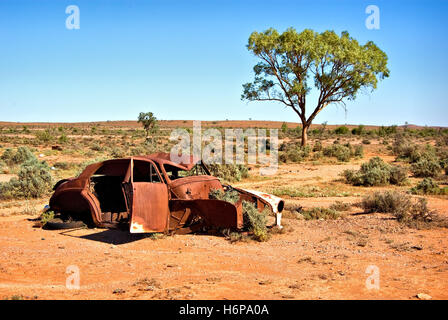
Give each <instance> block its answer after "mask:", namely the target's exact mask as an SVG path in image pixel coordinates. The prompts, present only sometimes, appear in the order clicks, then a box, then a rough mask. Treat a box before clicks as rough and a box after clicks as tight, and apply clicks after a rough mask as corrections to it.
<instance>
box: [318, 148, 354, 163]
mask: <svg viewBox="0 0 448 320" xmlns="http://www.w3.org/2000/svg"><path fill="white" fill-rule="evenodd" d="M323 154H324V156H327V157H335V158H336V159H338V160H339V161H342V162H348V161H350V158H351V157H352V156H353V153H352V147H351V145H350V144H347V145H341V144H333V145H332V146H328V147H326V148H324V149H323Z"/></svg>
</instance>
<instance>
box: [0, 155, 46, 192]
mask: <svg viewBox="0 0 448 320" xmlns="http://www.w3.org/2000/svg"><path fill="white" fill-rule="evenodd" d="M52 186H53V179H52V177H51V173H50V168H49V166H48V165H47V163H45V162H39V161H37V160H31V161H28V162H26V163H24V164H22V165H21V166H20V170H19V172H18V178H12V179H11V180H10V181H8V182H4V183H0V199H11V198H39V197H41V196H43V195H45V194H47V193H48V192H49V191H50V190H51V187H52Z"/></svg>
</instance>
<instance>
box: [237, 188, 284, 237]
mask: <svg viewBox="0 0 448 320" xmlns="http://www.w3.org/2000/svg"><path fill="white" fill-rule="evenodd" d="M232 188H233V189H235V190H236V191H238V192H240V193H242V194H245V195H251V196H253V197H256V198H257V199H258V200H260V202H262V203H263V204H264V205H267V206H268V207H270V208H271V210H272V212H273V213H275V224H276V225H277V226H278V227H279V228H282V225H281V219H282V211H283V208H284V207H285V201H284V200H283V199H282V198H279V197H277V196H274V195H272V194H269V193H266V192H261V191H256V190H248V189H241V188H235V187H232Z"/></svg>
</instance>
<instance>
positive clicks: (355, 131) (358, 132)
mask: <svg viewBox="0 0 448 320" xmlns="http://www.w3.org/2000/svg"><path fill="white" fill-rule="evenodd" d="M363 133H364V125H362V124H360V125H359V126H358V128H353V129H352V134H353V135H357V136H360V135H362V134H363Z"/></svg>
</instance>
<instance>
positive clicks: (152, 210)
mask: <svg viewBox="0 0 448 320" xmlns="http://www.w3.org/2000/svg"><path fill="white" fill-rule="evenodd" d="M132 187H133V188H132V191H133V196H132V212H131V222H130V232H131V233H144V232H164V231H166V230H167V228H168V218H169V209H168V189H167V186H166V184H163V183H151V182H134V183H132Z"/></svg>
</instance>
